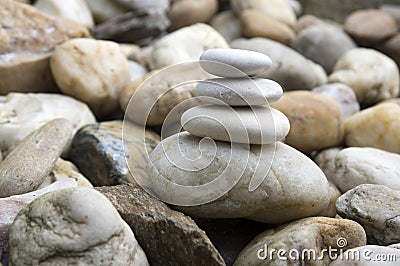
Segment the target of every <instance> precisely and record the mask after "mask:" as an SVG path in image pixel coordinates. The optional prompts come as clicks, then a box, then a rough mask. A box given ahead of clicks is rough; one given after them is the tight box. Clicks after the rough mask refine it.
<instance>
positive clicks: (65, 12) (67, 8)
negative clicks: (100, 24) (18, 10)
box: [34, 0, 94, 28]
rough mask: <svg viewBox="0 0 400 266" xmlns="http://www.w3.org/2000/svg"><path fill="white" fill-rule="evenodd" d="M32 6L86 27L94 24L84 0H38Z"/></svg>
mask: <svg viewBox="0 0 400 266" xmlns="http://www.w3.org/2000/svg"><path fill="white" fill-rule="evenodd" d="M34 6H35V7H36V8H37V9H39V10H40V11H42V12H43V13H45V14H47V15H50V16H55V17H61V18H67V19H70V20H73V21H75V22H76V23H79V24H82V25H83V26H85V27H88V28H91V27H93V25H94V21H93V17H92V13H90V10H89V7H88V5H87V3H86V1H84V0H69V1H67V2H64V1H57V0H39V1H36V3H35V4H34Z"/></svg>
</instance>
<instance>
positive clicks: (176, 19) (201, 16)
mask: <svg viewBox="0 0 400 266" xmlns="http://www.w3.org/2000/svg"><path fill="white" fill-rule="evenodd" d="M217 10H218V1H217V0H198V1H195V2H194V1H192V0H174V1H172V6H171V9H170V10H169V11H168V18H169V19H170V20H171V26H170V27H169V30H170V31H174V30H177V29H180V28H182V27H186V26H190V25H192V24H195V23H207V22H209V21H210V19H211V18H212V16H214V15H215V13H217Z"/></svg>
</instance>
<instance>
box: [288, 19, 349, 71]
mask: <svg viewBox="0 0 400 266" xmlns="http://www.w3.org/2000/svg"><path fill="white" fill-rule="evenodd" d="M292 47H293V48H294V49H296V50H297V51H298V52H299V53H301V54H302V55H304V56H305V57H307V58H308V59H310V60H312V61H314V62H316V63H318V64H320V65H321V66H322V67H323V68H324V69H325V71H326V72H327V73H331V72H332V70H333V68H334V66H335V64H336V62H337V61H338V60H339V59H340V58H341V57H342V55H343V54H345V53H346V52H347V51H348V50H350V49H353V48H355V47H356V46H355V44H354V42H353V41H352V40H351V38H350V37H349V36H348V35H347V34H346V33H345V32H343V30H341V29H340V28H337V27H334V26H331V25H326V24H322V25H315V26H311V27H308V28H307V29H305V30H302V31H301V32H300V33H299V34H298V35H297V36H296V39H295V40H294V41H293V43H292Z"/></svg>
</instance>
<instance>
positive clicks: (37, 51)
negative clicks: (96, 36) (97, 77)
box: [0, 0, 89, 95]
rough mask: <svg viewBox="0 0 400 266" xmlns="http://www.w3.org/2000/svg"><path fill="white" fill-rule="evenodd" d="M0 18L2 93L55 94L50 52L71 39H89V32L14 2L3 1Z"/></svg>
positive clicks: (0, 92)
mask: <svg viewBox="0 0 400 266" xmlns="http://www.w3.org/2000/svg"><path fill="white" fill-rule="evenodd" d="M0 18H1V23H2V28H1V30H2V34H1V36H2V37H1V38H0V94H2V95H4V94H7V93H9V92H45V91H54V90H55V87H56V86H55V83H54V80H53V77H52V75H51V71H50V66H49V57H50V54H51V52H52V51H53V49H54V47H55V46H56V45H58V44H60V43H62V42H64V41H66V40H68V39H71V38H78V37H88V36H89V32H88V30H87V29H86V28H85V27H83V26H81V25H79V24H78V23H75V22H73V21H70V20H67V19H62V18H54V17H51V16H47V15H45V14H43V13H41V12H39V11H38V10H37V9H36V8H34V7H32V6H29V5H25V4H20V3H18V2H16V1H12V0H1V1H0Z"/></svg>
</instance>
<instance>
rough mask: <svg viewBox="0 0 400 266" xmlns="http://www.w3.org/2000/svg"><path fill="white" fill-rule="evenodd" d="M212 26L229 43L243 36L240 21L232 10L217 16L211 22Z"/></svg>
mask: <svg viewBox="0 0 400 266" xmlns="http://www.w3.org/2000/svg"><path fill="white" fill-rule="evenodd" d="M210 25H211V26H212V27H213V28H214V29H216V30H217V31H218V32H219V33H220V34H221V35H222V36H223V37H224V38H225V40H226V41H227V42H231V41H233V40H234V39H236V38H240V37H241V36H242V29H241V23H240V19H239V18H238V17H237V16H236V15H235V14H234V13H233V11H232V10H227V11H223V12H220V13H218V14H216V15H215V16H214V17H213V18H212V19H211V21H210Z"/></svg>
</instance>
